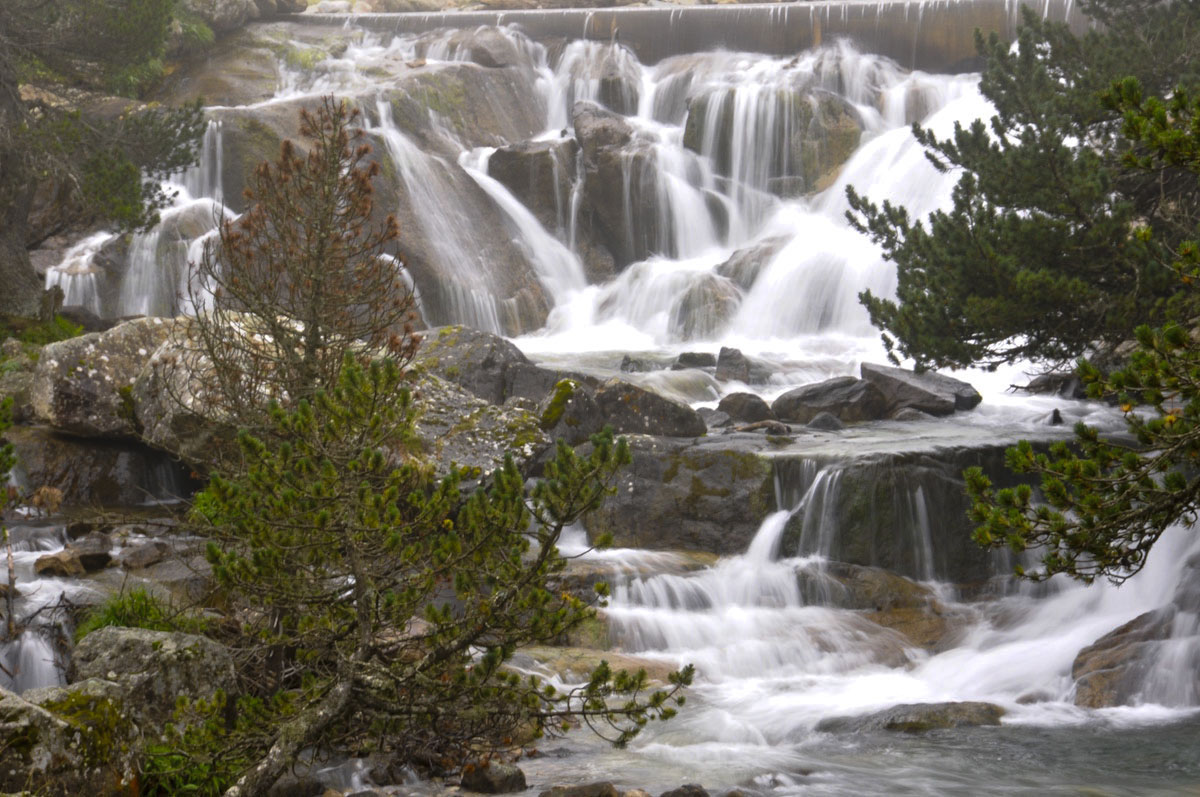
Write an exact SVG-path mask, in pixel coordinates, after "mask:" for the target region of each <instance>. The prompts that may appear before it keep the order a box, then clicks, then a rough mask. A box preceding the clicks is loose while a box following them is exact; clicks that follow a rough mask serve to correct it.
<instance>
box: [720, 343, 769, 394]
mask: <svg viewBox="0 0 1200 797" xmlns="http://www.w3.org/2000/svg"><path fill="white" fill-rule="evenodd" d="M774 372H775V369H774V368H773V367H772V366H771V365H770V363H767V362H764V361H763V360H759V359H756V358H754V357H749V356H747V355H745V354H743V353H742V351H741V350H740V349H733V348H729V347H727V346H722V347H721V351H720V353H718V354H717V374H716V375H717V379H719V380H720V381H722V382H734V381H736V382H745V383H746V384H759V385H761V384H765V383H766V382H767V381H768V380H769V379H770V378H771V374H773V373H774Z"/></svg>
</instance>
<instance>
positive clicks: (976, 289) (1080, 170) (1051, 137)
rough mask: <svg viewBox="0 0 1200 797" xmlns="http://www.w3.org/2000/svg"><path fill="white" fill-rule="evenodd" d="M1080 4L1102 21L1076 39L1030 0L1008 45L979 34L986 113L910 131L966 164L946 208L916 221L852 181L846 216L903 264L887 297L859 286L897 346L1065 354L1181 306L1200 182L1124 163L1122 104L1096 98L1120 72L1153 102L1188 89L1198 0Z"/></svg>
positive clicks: (945, 167)
mask: <svg viewBox="0 0 1200 797" xmlns="http://www.w3.org/2000/svg"><path fill="white" fill-rule="evenodd" d="M1082 6H1083V10H1084V11H1085V12H1086V13H1088V14H1089V15H1091V16H1092V17H1093V18H1094V19H1096V20H1097V21H1098V22H1100V23H1102V27H1098V28H1096V29H1093V30H1091V31H1090V32H1088V33H1087V34H1086V35H1083V36H1076V35H1074V34H1072V33H1071V31H1070V30H1069V29H1068V27H1067V26H1066V25H1063V24H1058V23H1051V22H1048V21H1045V20H1043V19H1042V18H1040V17H1039V16H1038V15H1037V14H1036V13H1034V12H1033V11H1031V10H1030V9H1025V10H1024V11H1023V13H1024V23H1023V26H1022V27H1021V29H1020V32H1019V36H1018V41H1017V43H1016V46H1015V47H1012V46H1011V45H1010V44H1009V43H1008V42H1005V41H1002V40H1001V39H999V38H998V37H997V36H995V35H993V36H992V37H991V38H989V39H986V40H985V39H984V38H983V37H982V36H980V35H979V34H977V46H978V47H979V50H980V53H981V54H982V55H985V56H986V58H987V68H986V69H985V71H984V73H983V76H982V83H981V87H980V88H981V91H982V92H983V94H984V96H985V97H987V99H989V100H990V101H991V102H992V103H993V105H994V106H995V110H996V115H995V116H994V117H993V118H992V119H991V121H990V122H989V123H987V124H985V123H984V122H983V121H979V120H977V121H975V122H974V123H972V124H970V125H969V126H967V127H961V126H958V127H956V129H955V132H954V135H953V136H952V137H950V138H949V139H946V140H941V139H939V138H937V137H936V136H935V135H934V134H933V133H931V132H929V131H928V130H924V129H922V128H920V127H919V126H914V131H915V134H916V136H917V139H918V140H919V141H920V143H921V144H923V145H924V146H925V147H926V149H927V155H928V157H929V159H930V161H931V162H932V163H933V164H934V166H935V167H936V168H938V169H940V170H942V171H954V172H958V173H960V177H959V181H958V184H957V186H956V187H955V190H954V194H953V204H952V206H951V207H950V208H949V209H947V210H945V211H938V212H935V213H933V214H931V215H930V216H929V218H928V219H913V218H911V217H910V216H909V214H908V213H907V212H906V211H905V209H904V208H903V207H898V206H895V205H893V204H891V203H889V202H884V203H883V204H882V206H879V205H876V204H874V203H873V202H872V201H870V199H869V198H867V197H864V196H861V195H859V194H858V193H857V192H855V191H854V190H853V188H851V189H850V190H849V192H848V194H849V198H850V204H851V208H852V210H851V211H850V212H849V213H848V216H849V218H850V221H851V223H852V224H854V225H855V226H856V227H857V228H858V229H860V230H861V231H863V232H865V233H867V234H869V235H870V236H871V238H872V239H873V240H874V241H875V242H876V243H878V244H879V245H880V246H881V247H882V248H883V252H884V255H885V256H886V257H887V258H888V259H890V260H892V261H894V262H895V264H896V270H897V277H898V286H897V290H896V298H895V299H894V300H893V299H889V298H888V297H883V296H876V295H874V294H871V293H870V292H865V293H863V294H862V295H861V297H860V298H861V300H862V302H863V303H864V305H865V306H866V307H867V309H868V311H869V312H870V315H871V319H872V321H873V323H875V325H876V326H879V327H881V328H882V329H883V330H884V341H885V343H886V344H887V346H888V347H889V350H891V351H893V356H898V357H911V358H913V359H915V360H916V362H917V365H918V367H922V368H923V367H963V366H968V365H985V366H996V365H999V364H1001V363H1005V362H1012V361H1014V360H1021V359H1031V360H1037V361H1042V362H1046V363H1049V364H1059V363H1064V362H1070V361H1071V360H1073V359H1074V358H1076V357H1078V356H1080V355H1081V354H1083V353H1084V352H1085V351H1086V350H1088V349H1089V348H1090V347H1094V346H1099V347H1100V348H1105V347H1112V346H1113V345H1115V344H1117V343H1119V342H1121V341H1123V340H1126V339H1127V338H1128V336H1129V333H1130V330H1132V329H1133V328H1134V327H1135V326H1137V325H1138V324H1141V323H1159V324H1161V323H1162V322H1163V321H1165V320H1166V319H1167V318H1168V317H1172V315H1177V314H1178V313H1179V312H1181V310H1180V309H1179V308H1175V307H1173V305H1174V304H1176V303H1177V302H1178V301H1179V300H1180V297H1178V296H1177V294H1176V287H1177V282H1176V280H1175V278H1174V274H1173V272H1172V271H1171V269H1170V268H1169V263H1170V260H1171V252H1172V251H1173V250H1174V249H1175V248H1176V246H1177V245H1178V244H1179V242H1180V241H1182V240H1185V239H1186V238H1188V237H1189V236H1191V235H1192V231H1193V230H1194V227H1195V224H1196V222H1197V220H1200V189H1198V188H1197V185H1196V180H1195V178H1194V175H1192V174H1191V173H1189V172H1187V171H1186V170H1185V169H1182V168H1181V167H1179V166H1177V165H1175V164H1170V163H1165V162H1164V163H1160V164H1158V166H1157V167H1156V168H1154V169H1139V170H1130V169H1128V168H1127V167H1126V166H1125V164H1124V163H1123V161H1122V152H1123V150H1124V141H1123V139H1122V137H1121V133H1120V128H1121V116H1120V114H1119V113H1117V112H1116V111H1115V110H1114V109H1113V108H1112V107H1111V106H1106V104H1105V103H1104V102H1102V100H1101V97H1102V95H1103V94H1104V93H1105V92H1106V91H1107V90H1108V88H1109V87H1110V86H1111V84H1112V82H1113V81H1116V80H1120V79H1122V78H1124V77H1126V76H1128V75H1133V76H1134V77H1137V78H1138V79H1139V80H1140V82H1141V84H1142V86H1143V87H1144V89H1145V90H1146V91H1148V92H1150V93H1151V94H1154V95H1158V96H1165V95H1167V94H1168V93H1169V92H1170V91H1171V90H1172V89H1173V88H1174V87H1175V86H1176V84H1181V85H1184V86H1189V85H1194V84H1195V82H1196V78H1197V75H1198V72H1197V70H1198V69H1200V66H1198V65H1200V3H1198V2H1196V0H1180V1H1179V2H1169V3H1164V2H1159V1H1158V0H1085V2H1083V3H1082ZM1134 226H1148V227H1150V228H1152V229H1153V230H1154V236H1153V237H1151V238H1135V237H1131V236H1130V235H1129V230H1130V229H1131V228H1132V227H1134ZM1187 300H1188V301H1190V297H1187Z"/></svg>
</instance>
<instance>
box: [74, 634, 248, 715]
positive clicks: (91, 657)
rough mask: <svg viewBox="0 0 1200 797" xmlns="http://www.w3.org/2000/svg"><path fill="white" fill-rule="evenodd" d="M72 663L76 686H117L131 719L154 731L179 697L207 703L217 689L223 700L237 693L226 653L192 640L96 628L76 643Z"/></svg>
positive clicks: (230, 659) (210, 643)
mask: <svg viewBox="0 0 1200 797" xmlns="http://www.w3.org/2000/svg"><path fill="white" fill-rule="evenodd" d="M72 662H73V665H74V669H75V680H85V679H87V678H103V679H106V680H109V681H113V682H115V683H117V684H118V685H120V686H121V688H122V689H123V690H124V694H125V699H124V706H125V708H126V710H127V711H128V712H129V714H130V716H131V717H133V718H134V719H135V720H136V721H137V722H139V723H148V724H150V725H151V726H154V727H157V726H159V725H161V724H162V723H163V722H166V721H167V720H169V719H170V717H171V714H172V712H174V710H175V701H176V699H177V698H178V697H179V696H181V695H182V696H186V697H190V698H208V697H211V696H212V695H213V693H214V692H216V691H217V690H218V689H223V690H225V692H226V693H228V694H234V693H236V690H237V680H236V679H237V676H236V673H235V671H234V666H233V657H232V656H230V654H229V651H228V650H227V649H226V648H224V647H223V646H221V645H219V644H217V643H216V642H214V641H213V640H211V639H209V638H207V637H202V636H196V635H194V634H179V633H169V632H165V631H148V630H146V629H144V628H116V627H112V626H109V627H106V628H100V629H97V630H95V631H93V632H91V633H90V634H88V635H87V636H85V637H84V638H83V639H81V640H80V641H79V643H78V644H77V645H76V646H75V652H74V654H73V657H72Z"/></svg>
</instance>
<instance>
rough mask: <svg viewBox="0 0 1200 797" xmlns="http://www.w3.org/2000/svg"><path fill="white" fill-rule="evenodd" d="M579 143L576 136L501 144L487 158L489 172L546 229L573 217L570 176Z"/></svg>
mask: <svg viewBox="0 0 1200 797" xmlns="http://www.w3.org/2000/svg"><path fill="white" fill-rule="evenodd" d="M578 154H579V143H578V142H577V141H576V140H575V139H573V138H565V139H560V140H557V141H525V142H522V143H520V144H510V145H508V146H505V147H500V148H499V149H498V150H496V151H495V152H494V153H492V156H491V158H489V159H488V174H489V175H490V176H492V177H494V178H496V180H498V181H499V182H500V183H502V184H503V185H504V186H505V187H506V188H507V189H508V190H509V191H511V192H512V195H513V196H515V197H516V198H517V199H519V200H521V204H522V205H524V206H525V207H527V208H529V210H530V211H531V212H532V213H533V215H534V216H535V217H536V218H537V220H538V221H539V222H540V223H541V225H542V226H543V227H545V228H546V229H547V230H549V231H551V232H554V231H556V230H562V229H565V227H566V226H567V224H568V223H569V220H570V211H571V178H572V176H573V175H574V174H575V158H576V157H577V156H578Z"/></svg>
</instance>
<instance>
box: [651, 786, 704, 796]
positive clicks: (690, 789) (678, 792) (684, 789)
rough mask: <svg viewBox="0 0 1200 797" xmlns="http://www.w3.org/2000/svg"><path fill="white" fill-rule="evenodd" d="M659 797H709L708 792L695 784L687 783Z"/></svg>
mask: <svg viewBox="0 0 1200 797" xmlns="http://www.w3.org/2000/svg"><path fill="white" fill-rule="evenodd" d="M658 797H708V791H707V790H706V789H705V788H704V787H703V786H700V785H698V784H695V783H685V784H684V785H682V786H680V787H679V788H678V789H670V790H669V791H664V792H663V793H662V794H660V795H659V796H658Z"/></svg>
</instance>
